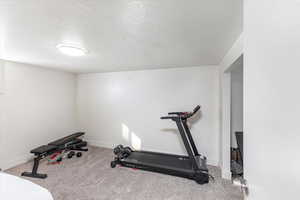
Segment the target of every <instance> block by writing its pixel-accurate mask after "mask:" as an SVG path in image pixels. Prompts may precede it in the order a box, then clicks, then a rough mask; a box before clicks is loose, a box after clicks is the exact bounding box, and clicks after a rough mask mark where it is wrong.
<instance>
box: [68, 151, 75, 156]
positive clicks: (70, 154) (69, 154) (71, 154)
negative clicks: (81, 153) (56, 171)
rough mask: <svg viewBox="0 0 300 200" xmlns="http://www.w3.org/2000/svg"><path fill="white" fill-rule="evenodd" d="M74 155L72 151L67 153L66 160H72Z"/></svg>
mask: <svg viewBox="0 0 300 200" xmlns="http://www.w3.org/2000/svg"><path fill="white" fill-rule="evenodd" d="M74 155H75V152H74V151H70V153H68V156H67V157H68V158H72V157H73V156H74Z"/></svg>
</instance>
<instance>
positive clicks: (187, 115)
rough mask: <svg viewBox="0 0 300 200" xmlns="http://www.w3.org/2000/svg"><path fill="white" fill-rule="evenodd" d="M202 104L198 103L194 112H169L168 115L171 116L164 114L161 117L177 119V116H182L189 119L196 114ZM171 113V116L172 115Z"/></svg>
mask: <svg viewBox="0 0 300 200" xmlns="http://www.w3.org/2000/svg"><path fill="white" fill-rule="evenodd" d="M200 108H201V106H199V105H197V106H196V107H195V108H194V110H193V112H169V113H168V115H169V116H164V117H161V119H172V120H174V119H176V118H182V119H188V118H191V117H192V116H193V115H195V114H196V113H197V112H198V111H199V110H200ZM170 115H171V116H170ZM174 115H176V116H174Z"/></svg>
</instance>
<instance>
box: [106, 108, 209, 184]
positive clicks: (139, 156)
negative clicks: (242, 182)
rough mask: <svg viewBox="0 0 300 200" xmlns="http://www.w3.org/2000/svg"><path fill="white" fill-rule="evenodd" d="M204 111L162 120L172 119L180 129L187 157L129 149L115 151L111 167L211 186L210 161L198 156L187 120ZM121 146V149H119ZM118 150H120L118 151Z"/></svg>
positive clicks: (177, 114) (172, 116)
mask: <svg viewBox="0 0 300 200" xmlns="http://www.w3.org/2000/svg"><path fill="white" fill-rule="evenodd" d="M199 110H200V106H199V105H198V106H197V107H196V108H195V109H194V110H193V112H171V113H168V116H165V117H161V119H170V120H172V121H174V122H175V123H176V125H177V128H178V130H179V133H180V135H181V138H182V140H183V143H184V146H185V148H186V151H187V154H188V155H187V156H185V155H175V154H166V153H159V152H150V151H132V150H131V149H130V148H129V147H125V148H123V146H122V145H119V146H121V147H122V148H121V149H120V148H119V149H118V152H116V151H115V150H114V153H115V154H116V157H115V159H114V160H113V161H112V162H111V167H112V168H114V167H116V165H121V166H124V167H129V168H135V169H142V170H147V171H152V172H159V173H164V174H168V175H173V176H179V177H184V178H188V179H193V180H195V181H196V182H197V183H199V184H205V183H208V182H209V173H208V169H207V165H206V157H205V156H202V155H200V154H199V153H198V150H197V147H196V145H195V143H194V140H193V137H192V135H191V132H190V130H189V127H188V125H187V120H188V119H189V118H191V117H192V116H194V115H195V114H196V113H197V112H198V111H199ZM119 146H118V147H119ZM115 149H116V148H115Z"/></svg>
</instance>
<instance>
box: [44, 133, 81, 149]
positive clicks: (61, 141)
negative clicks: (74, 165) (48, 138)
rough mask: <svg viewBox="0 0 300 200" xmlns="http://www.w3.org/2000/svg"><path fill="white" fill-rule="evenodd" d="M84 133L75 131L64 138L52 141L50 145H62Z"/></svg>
mask: <svg viewBox="0 0 300 200" xmlns="http://www.w3.org/2000/svg"><path fill="white" fill-rule="evenodd" d="M83 135H84V133H83V132H78V133H74V134H72V135H69V136H66V137H64V138H61V139H59V140H55V141H53V142H50V143H49V144H48V145H55V146H62V145H65V144H67V143H69V142H72V141H73V140H74V139H76V138H78V137H80V136H83Z"/></svg>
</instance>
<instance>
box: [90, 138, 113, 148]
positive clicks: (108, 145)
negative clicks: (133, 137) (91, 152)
mask: <svg viewBox="0 0 300 200" xmlns="http://www.w3.org/2000/svg"><path fill="white" fill-rule="evenodd" d="M86 141H87V142H88V144H89V145H91V146H96V147H104V148H108V149H113V148H114V147H115V146H116V144H112V143H107V142H101V141H96V140H89V139H87V140H86Z"/></svg>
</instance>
